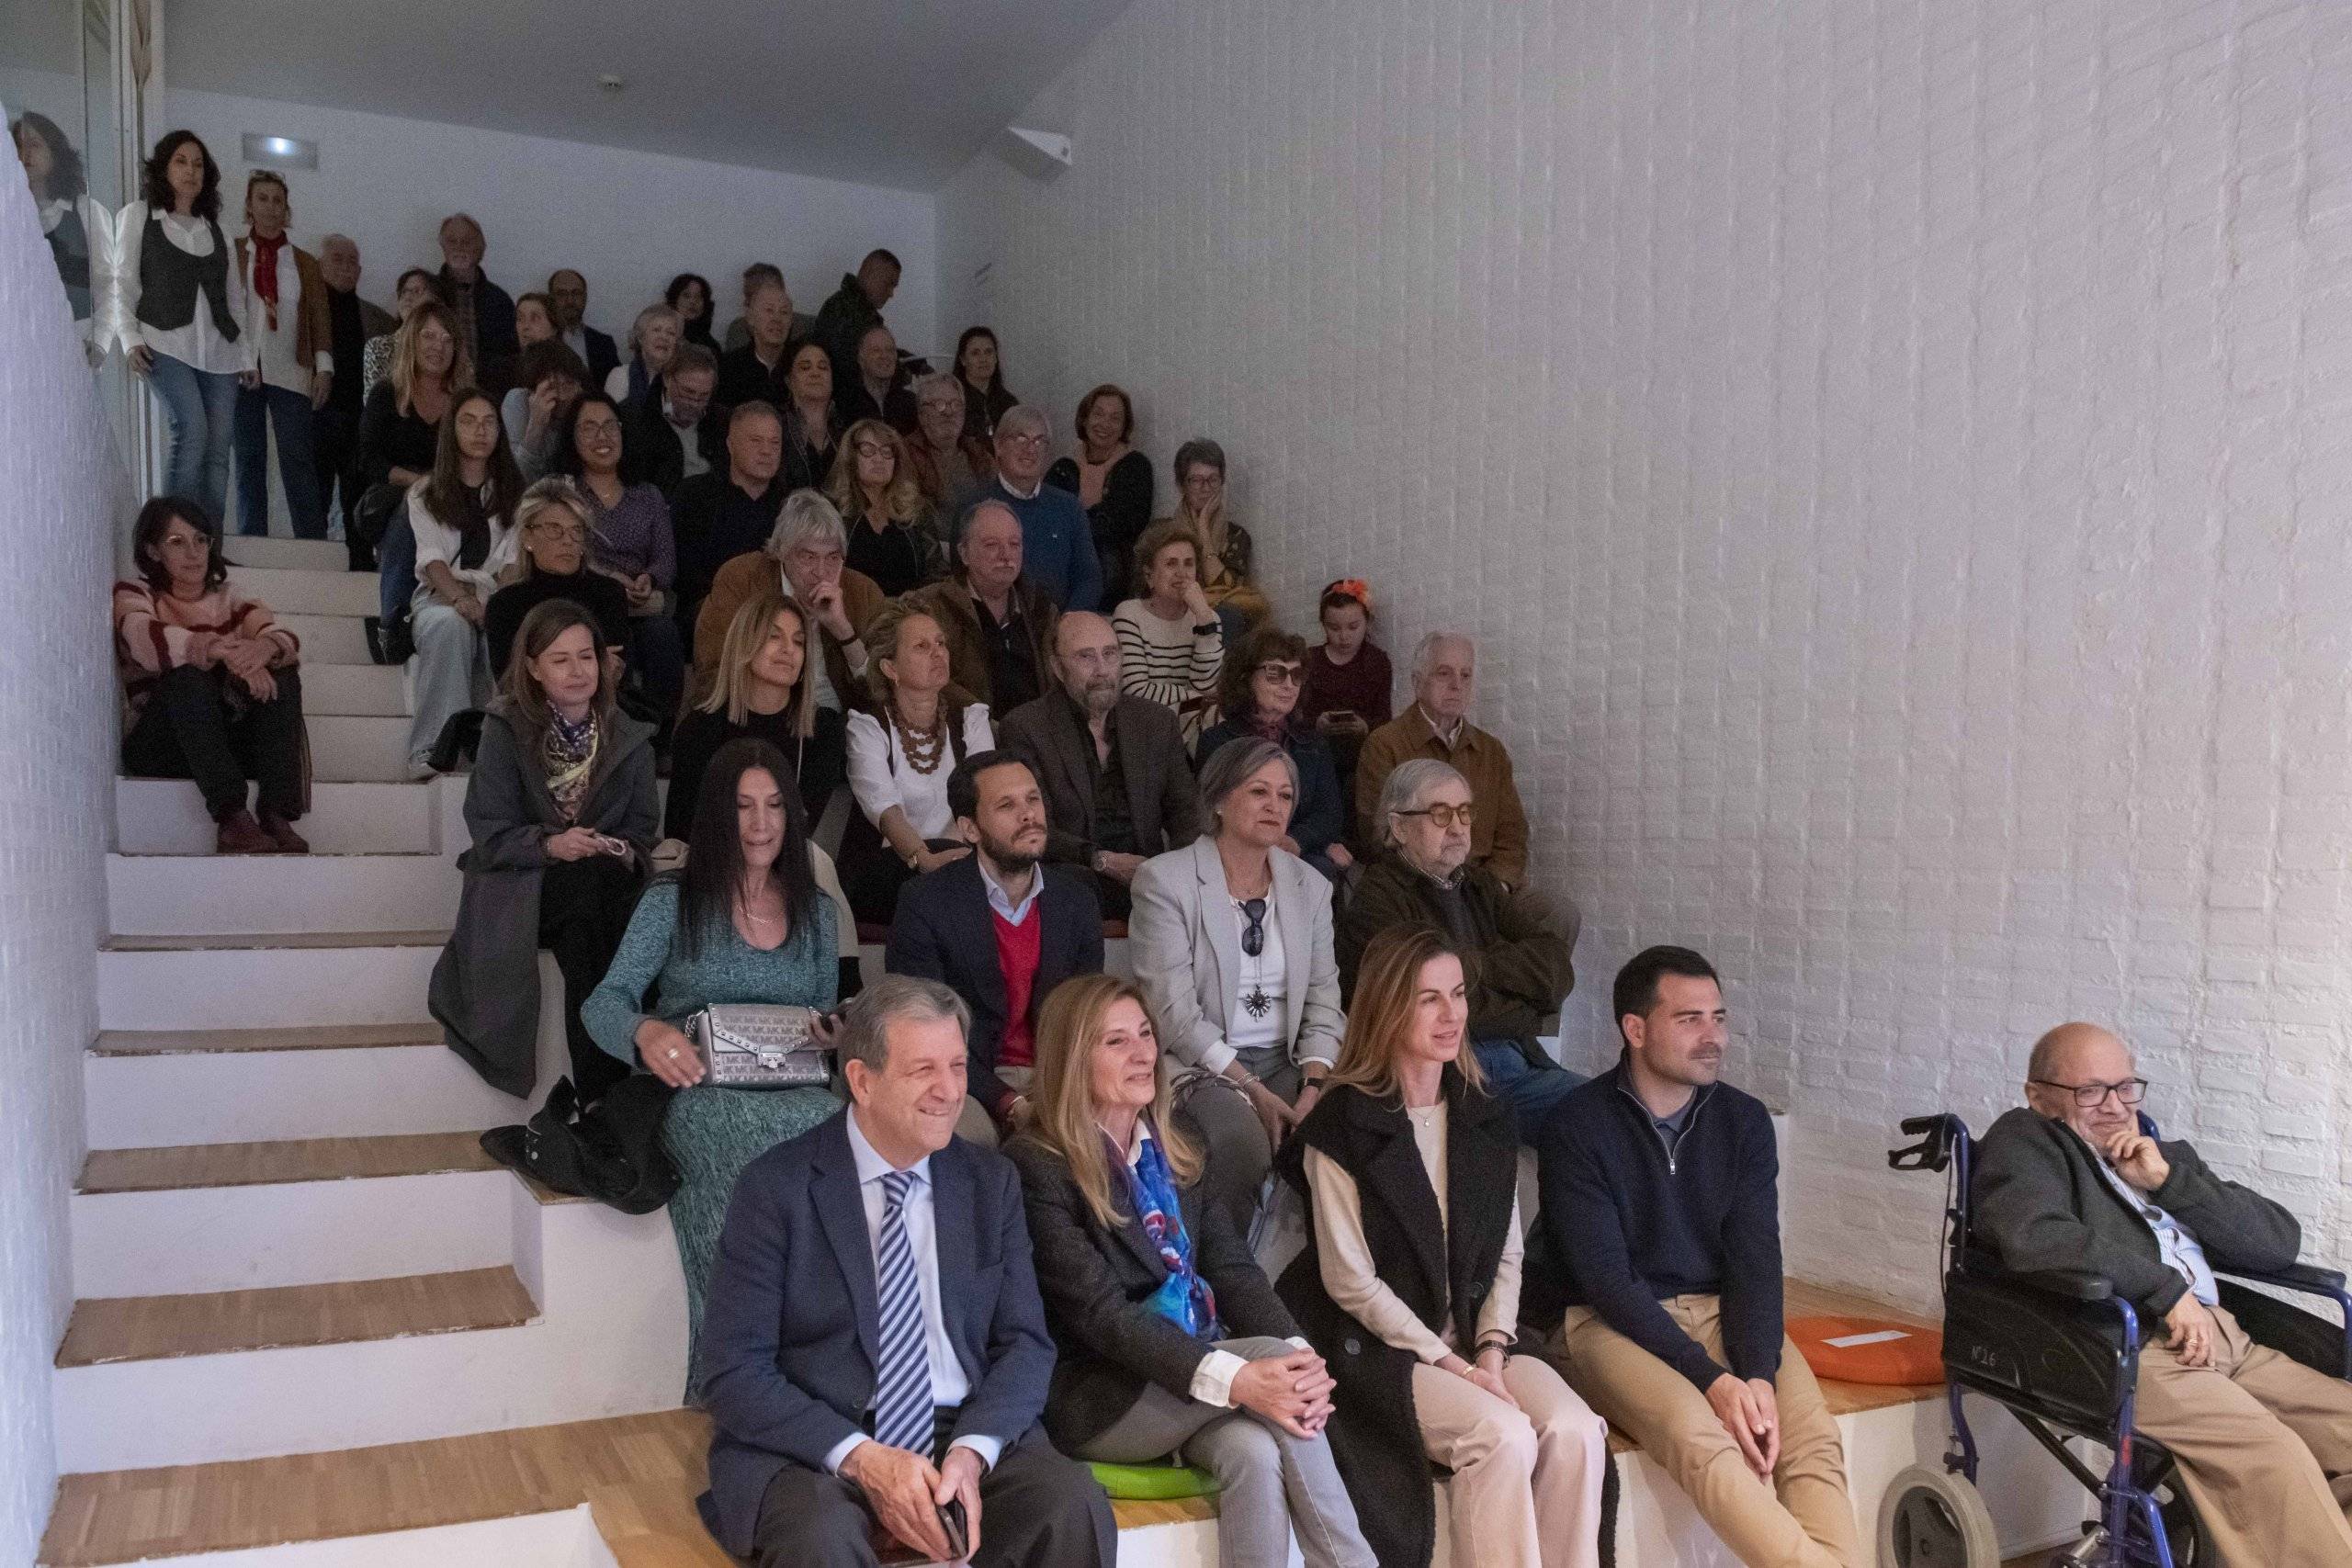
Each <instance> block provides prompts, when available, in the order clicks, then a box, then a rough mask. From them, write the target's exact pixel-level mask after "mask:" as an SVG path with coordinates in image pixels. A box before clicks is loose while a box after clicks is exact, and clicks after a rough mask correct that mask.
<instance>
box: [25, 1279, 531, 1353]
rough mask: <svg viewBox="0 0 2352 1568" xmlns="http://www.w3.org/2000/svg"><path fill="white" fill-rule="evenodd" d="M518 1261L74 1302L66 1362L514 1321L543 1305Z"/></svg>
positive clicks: (344, 1340) (342, 1341)
mask: <svg viewBox="0 0 2352 1568" xmlns="http://www.w3.org/2000/svg"><path fill="white" fill-rule="evenodd" d="M538 1311H539V1309H538V1306H537V1303H534V1302H533V1301H532V1300H531V1292H529V1291H527V1290H526V1289H525V1288H524V1285H523V1281H522V1280H520V1279H519V1278H517V1277H516V1275H515V1270H514V1269H511V1268H508V1267H507V1266H505V1265H504V1264H501V1265H500V1266H499V1267H497V1268H495V1269H464V1270H460V1271H458V1272H454V1273H447V1274H410V1275H404V1276H401V1278H398V1279H390V1280H349V1281H346V1282H342V1283H337V1284H329V1285H277V1286H272V1287H270V1288H268V1289H266V1290H257V1291H210V1292H205V1293H203V1294H201V1295H183V1296H107V1297H100V1298H97V1299H95V1300H85V1301H78V1302H75V1303H74V1315H73V1317H72V1318H71V1319H69V1320H68V1321H67V1323H66V1325H65V1341H64V1343H63V1344H62V1345H60V1346H59V1347H58V1348H57V1364H58V1365H59V1366H61V1367H94V1366H99V1365H103V1364H106V1363H108V1362H113V1361H148V1360H155V1359H161V1358H164V1357H170V1356H210V1355H221V1354H226V1353H228V1352H232V1351H238V1350H266V1349H274V1348H280V1347H284V1346H289V1345H347V1344H354V1343H356V1342H358V1341H360V1340H366V1339H401V1338H406V1337H409V1336H411V1335H417V1334H455V1333H460V1332H463V1331H465V1330H467V1329H476V1328H512V1327H515V1325H519V1324H525V1323H528V1322H529V1321H530V1320H531V1319H532V1318H534V1317H537V1315H538Z"/></svg>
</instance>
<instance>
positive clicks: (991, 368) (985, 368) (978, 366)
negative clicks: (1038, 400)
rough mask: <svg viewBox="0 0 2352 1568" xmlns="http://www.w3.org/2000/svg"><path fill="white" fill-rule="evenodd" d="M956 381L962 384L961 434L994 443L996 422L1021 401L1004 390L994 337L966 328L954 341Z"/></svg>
mask: <svg viewBox="0 0 2352 1568" xmlns="http://www.w3.org/2000/svg"><path fill="white" fill-rule="evenodd" d="M956 379H957V380H958V381H961V382H962V383H963V384H964V434H965V435H967V437H972V438H976V439H978V440H979V441H982V442H989V441H993V440H995V439H996V422H997V421H998V420H1001V419H1002V418H1003V417H1004V416H1005V412H1006V411H1007V410H1009V409H1011V408H1012V407H1013V406H1014V405H1016V404H1018V403H1019V402H1020V401H1021V400H1020V399H1019V398H1016V397H1014V396H1013V395H1012V393H1011V392H1009V391H1007V390H1005V387H1004V364H1003V362H1002V361H1001V359H1000V358H999V357H998V355H997V347H996V333H994V332H992V331H990V330H989V328H987V327H966V328H965V329H964V335H963V336H961V337H959V338H957V339H956Z"/></svg>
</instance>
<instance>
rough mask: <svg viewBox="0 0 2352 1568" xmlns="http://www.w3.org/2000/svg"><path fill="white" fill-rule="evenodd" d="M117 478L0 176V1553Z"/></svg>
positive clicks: (38, 1384)
mask: <svg viewBox="0 0 2352 1568" xmlns="http://www.w3.org/2000/svg"><path fill="white" fill-rule="evenodd" d="M124 497H125V492H124V491H123V490H122V488H121V484H120V480H119V468H118V466H117V464H116V462H115V458H114V455H113V452H112V449H111V446H109V438H108V436H107V427H106V423H105V420H104V418H103V416H102V415H101V413H100V412H99V408H98V403H97V400H96V397H95V395H94V394H93V392H92V390H91V380H90V376H89V373H88V371H87V370H86V369H85V367H84V366H83V363H82V357H81V349H80V346H79V344H78V343H77V342H76V340H75V338H74V323H73V321H72V319H71V317H70V315H69V314H68V312H67V310H66V307H65V296H64V293H63V291H62V289H60V288H59V287H58V283H57V272H56V267H55V265H54V264H53V263H52V262H51V259H50V254H49V249H48V247H47V245H46V244H44V243H42V241H41V238H40V224H39V223H38V222H37V221H36V220H35V218H34V214H33V207H32V201H31V199H30V197H29V196H28V193H27V191H26V189H25V185H24V182H23V181H22V180H19V179H12V178H0V541H5V545H0V557H4V558H5V560H6V566H5V569H0V1562H31V1561H32V1560H33V1551H34V1548H35V1546H36V1545H37V1544H38V1542H39V1541H40V1532H41V1528H42V1526H43V1525H44V1524H45V1523H46V1522H47V1520H48V1517H49V1506H50V1501H51V1487H52V1483H53V1482H54V1480H55V1477H56V1473H57V1460H56V1449H55V1444H54V1442H53V1440H52V1438H51V1424H50V1398H49V1384H50V1361H51V1357H52V1356H53V1355H54V1353H55V1352H56V1349H57V1339H58V1336H59V1334H60V1333H61V1332H62V1330H63V1328H64V1325H65V1316H66V1313H67V1311H68V1309H69V1308H70V1307H71V1306H72V1304H73V1295H74V1291H73V1278H74V1273H73V1269H72V1267H71V1265H70V1262H69V1259H68V1258H67V1256H66V1225H65V1199H66V1192H67V1190H68V1187H69V1185H70V1183H71V1182H72V1180H73V1177H74V1169H75V1168H76V1167H77V1166H78V1165H79V1164H80V1163H81V1157H82V1125H83V1123H82V1073H81V1058H82V1051H83V1048H84V1047H85V1045H87V1044H88V1043H89V1041H90V1037H91V1035H92V1033H93V1032H95V1030H96V960H95V953H96V944H97V940H98V937H99V934H100V932H101V931H103V929H104V926H105V917H106V905H105V895H106V887H105V882H104V871H103V867H104V856H105V853H106V847H107V841H108V840H109V839H110V838H111V836H112V821H111V818H110V817H109V815H108V812H107V806H108V803H109V802H110V801H111V799H112V795H111V788H110V785H111V782H112V775H113V773H114V764H113V760H112V757H111V752H112V750H113V746H114V730H115V724H114V719H113V713H114V705H115V700H116V699H115V695H114V684H113V681H114V677H113V671H112V670H111V668H110V665H109V662H108V654H107V636H108V633H107V582H108V581H109V580H110V579H111V577H112V576H113V569H114V530H115V527H116V524H117V522H118V519H119V515H120V513H119V507H120V506H121V505H122V504H123V503H124Z"/></svg>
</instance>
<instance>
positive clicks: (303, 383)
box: [232, 233, 334, 397]
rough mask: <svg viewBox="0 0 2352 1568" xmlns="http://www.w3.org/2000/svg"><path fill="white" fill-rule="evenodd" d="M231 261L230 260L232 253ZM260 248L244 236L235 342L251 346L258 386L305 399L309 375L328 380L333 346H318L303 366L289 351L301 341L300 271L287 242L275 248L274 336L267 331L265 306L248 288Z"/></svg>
mask: <svg viewBox="0 0 2352 1568" xmlns="http://www.w3.org/2000/svg"><path fill="white" fill-rule="evenodd" d="M233 259H234V254H233V253H232V260H233ZM260 261H261V247H260V245H259V244H258V243H255V242H254V237H253V236H252V235H251V234H250V233H248V234H247V235H246V236H245V260H244V265H243V271H242V272H241V273H240V274H239V276H238V281H239V282H240V283H241V284H243V287H244V291H245V314H244V320H243V327H244V334H243V337H242V338H241V339H240V340H239V341H240V342H243V343H247V344H252V345H253V355H254V367H256V368H258V369H259V370H260V371H261V378H262V380H263V381H264V382H265V383H266V384H267V385H269V386H272V387H283V388H285V389H288V390H289V391H295V392H300V393H301V394H302V395H303V396H305V397H308V396H309V395H310V392H311V372H313V371H323V372H325V373H326V374H328V375H330V376H332V375H333V374H334V344H333V343H332V342H328V343H324V344H318V345H317V346H316V347H314V348H312V349H311V363H310V364H308V365H305V364H303V363H302V361H301V359H300V357H299V356H297V355H296V354H295V352H294V351H295V350H296V349H297V348H298V347H300V343H301V335H302V305H303V299H302V268H301V264H300V263H299V262H297V261H296V260H295V259H294V242H293V240H292V238H291V237H288V240H287V242H286V243H284V244H282V245H280V246H278V247H277V331H276V332H272V331H270V330H269V301H268V300H266V299H263V298H262V297H261V291H260V290H259V289H258V288H255V287H254V276H253V271H254V267H255V266H256V265H259V264H260Z"/></svg>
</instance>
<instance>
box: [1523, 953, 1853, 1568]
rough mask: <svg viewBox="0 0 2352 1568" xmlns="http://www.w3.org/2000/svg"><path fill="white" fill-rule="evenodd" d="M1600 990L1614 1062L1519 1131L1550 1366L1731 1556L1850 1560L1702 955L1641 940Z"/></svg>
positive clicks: (1776, 1242) (1747, 1100)
mask: <svg viewBox="0 0 2352 1568" xmlns="http://www.w3.org/2000/svg"><path fill="white" fill-rule="evenodd" d="M1614 1005H1615V1007H1616V1011H1617V1027H1618V1030H1619V1032H1621V1033H1622V1034H1623V1036H1624V1041H1625V1049H1624V1051H1623V1054H1622V1055H1620V1056H1619V1058H1618V1062H1617V1066H1615V1067H1613V1068H1611V1070H1610V1071H1608V1072H1606V1073H1603V1074H1602V1075H1601V1076H1600V1077H1597V1078H1595V1079H1593V1080H1592V1082H1590V1083H1589V1084H1587V1085H1585V1086H1584V1087H1583V1088H1581V1089H1577V1090H1576V1091H1575V1092H1574V1093H1572V1094H1570V1095H1569V1096H1568V1097H1567V1098H1566V1100H1562V1101H1561V1102H1560V1106H1559V1109H1558V1110H1557V1111H1554V1112H1553V1115H1552V1119H1551V1121H1550V1122H1549V1123H1548V1124H1547V1125H1546V1126H1545V1127H1544V1132H1543V1134H1542V1135H1541V1138H1540V1141H1539V1143H1538V1145H1537V1148H1538V1153H1539V1156H1540V1158H1541V1162H1542V1180H1543V1214H1544V1225H1545V1227H1546V1240H1547V1242H1548V1251H1549V1253H1550V1256H1551V1259H1552V1263H1553V1267H1554V1269H1555V1270H1556V1271H1557V1273H1558V1274H1559V1275H1560V1276H1562V1277H1561V1278H1559V1279H1557V1280H1555V1281H1553V1282H1554V1283H1555V1285H1556V1286H1557V1287H1559V1288H1560V1289H1561V1290H1562V1291H1563V1292H1564V1304H1565V1306H1566V1317H1565V1319H1564V1320H1563V1321H1562V1323H1561V1325H1560V1344H1559V1353H1560V1358H1561V1370H1562V1371H1564V1372H1565V1373H1566V1376H1567V1380H1568V1382H1570V1383H1571V1384H1573V1385H1574V1386H1575V1388H1576V1391H1577V1393H1580V1394H1582V1395H1583V1396H1584V1397H1585V1399H1586V1401H1587V1402H1588V1403H1589V1404H1591V1406H1592V1407H1593V1408H1594V1409H1595V1410H1598V1411H1599V1412H1600V1414H1601V1415H1603V1416H1607V1417H1608V1418H1609V1419H1610V1420H1611V1422H1614V1423H1615V1424H1616V1425H1617V1426H1618V1427H1621V1428H1622V1429H1623V1430H1624V1431H1626V1432H1628V1433H1630V1434H1631V1435H1632V1436H1633V1437H1634V1439H1635V1440H1636V1441H1638V1442H1639V1443H1640V1444H1641V1445H1642V1450H1643V1451H1644V1452H1645V1453H1646V1454H1648V1455H1649V1456H1650V1457H1651V1458H1652V1459H1654V1460H1656V1461H1657V1462H1658V1463H1659V1464H1660V1465H1662V1466H1664V1467H1665V1469H1666V1472H1667V1473H1668V1474H1669V1475H1671V1476H1673V1477H1674V1479H1675V1481H1676V1483H1678V1484H1679V1485H1680V1486H1681V1488H1682V1490H1683V1491H1684V1492H1685V1493H1687V1494H1688V1495H1690V1498H1691V1503H1692V1504H1693V1505H1694V1506H1696V1507H1697V1508H1698V1510H1699V1514H1700V1517H1702V1518H1704V1519H1705V1520H1706V1521H1707V1523H1708V1524H1709V1525H1710V1526H1712V1527H1713V1529H1714V1531H1715V1533H1716V1535H1718V1536H1720V1537H1721V1538H1722V1539H1723V1541H1724V1545H1725V1546H1727V1547H1729V1548H1730V1549H1731V1551H1732V1552H1733V1554H1734V1555H1735V1556H1736V1557H1737V1558H1738V1559H1739V1560H1740V1561H1741V1562H1745V1563H1747V1564H1749V1568H1862V1563H1863V1562H1864V1558H1863V1556H1862V1550H1861V1546H1860V1543H1859V1542H1858V1541H1857V1540H1856V1539H1855V1533H1854V1510H1853V1506H1852V1504H1851V1503H1850V1502H1849V1501H1848V1499H1847V1495H1846V1456H1845V1450H1844V1448H1843V1446H1842V1445H1841V1444H1840V1443H1839V1441H1838V1424H1837V1422H1836V1420H1835V1419H1834V1418H1833V1417H1832V1416H1830V1414H1829V1410H1828V1407H1827V1406H1826V1404H1823V1403H1822V1398H1821V1389H1820V1387H1819V1385H1817V1384H1816V1383H1815V1382H1814V1379H1813V1372H1812V1370H1811V1369H1810V1368H1808V1367H1807V1366H1806V1365H1805V1364H1804V1359H1803V1358H1802V1357H1800V1356H1799V1355H1798V1354H1797V1350H1796V1347H1795V1346H1793V1345H1792V1344H1790V1343H1789V1342H1788V1340H1787V1337H1786V1336H1785V1335H1784V1334H1783V1333H1782V1331H1781V1225H1780V1217H1779V1203H1778V1198H1777V1189H1778V1185H1779V1179H1780V1162H1779V1157H1778V1156H1777V1155H1776V1153H1775V1151H1774V1148H1773V1142H1772V1121H1771V1117H1770V1114H1769V1113H1767V1112H1766V1111H1765V1109H1764V1106H1763V1104H1762V1102H1761V1101H1759V1100H1756V1099H1754V1098H1753V1097H1751V1096H1749V1095H1746V1094H1742V1093H1741V1092H1740V1091H1739V1090H1737V1089H1734V1088H1732V1087H1731V1086H1730V1085H1729V1084H1725V1083H1719V1082H1717V1081H1716V1080H1717V1078H1718V1077H1719V1076H1720V1075H1721V1074H1722V1072H1723V1063H1724V1047H1725V1045H1726V1044H1727V1043H1728V1041H1729V1037H1730V1029H1729V1025H1728V1022H1727V1019H1726V1015H1725V1013H1724V998H1723V989H1722V987H1721V986H1720V984H1719V983H1718V982H1717V980H1716V977H1715V971H1714V968H1713V965H1711V964H1708V962H1707V961H1706V960H1705V959H1704V958H1702V957H1701V956H1700V955H1699V954H1697V953H1693V952H1691V950H1690V949H1689V948H1683V947H1653V948H1649V949H1647V950H1646V951H1645V952H1642V953H1636V954H1635V955H1634V957H1633V958H1632V959H1631V960H1630V961H1629V962H1628V963H1627V964H1626V965H1625V967H1624V968H1623V969H1621V970H1619V971H1618V973H1617V985H1616V992H1615V997H1614Z"/></svg>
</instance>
